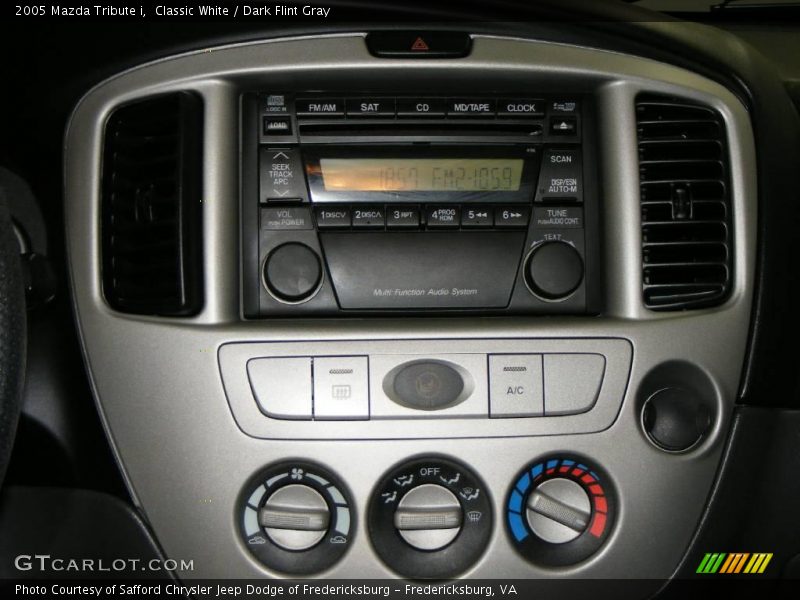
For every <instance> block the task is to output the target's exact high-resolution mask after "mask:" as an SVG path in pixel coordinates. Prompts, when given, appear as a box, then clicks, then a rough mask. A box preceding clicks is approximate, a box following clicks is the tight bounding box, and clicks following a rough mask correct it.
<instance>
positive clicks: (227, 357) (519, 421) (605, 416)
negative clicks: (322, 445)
mask: <svg viewBox="0 0 800 600" xmlns="http://www.w3.org/2000/svg"><path fill="white" fill-rule="evenodd" d="M454 346H455V347H457V348H458V354H457V355H455V356H466V357H474V358H472V361H471V362H470V363H469V364H464V366H465V367H468V368H469V371H470V374H471V376H472V378H473V379H474V380H475V381H476V382H477V384H476V388H477V389H476V390H475V391H474V393H473V394H472V395H471V397H470V399H469V400H468V401H467V402H465V404H467V403H471V402H473V398H474V401H475V403H477V404H479V405H482V409H483V410H482V413H483V416H482V418H480V417H478V416H472V417H471V418H468V417H462V418H458V417H457V416H455V415H458V414H460V413H461V412H462V411H463V410H464V409H463V406H461V405H459V406H454V407H452V408H449V409H445V410H442V411H441V412H440V411H436V413H435V414H430V415H426V416H429V417H433V418H427V419H422V418H419V417H420V411H414V410H412V409H405V411H394V412H395V414H397V413H399V414H397V417H398V418H395V419H387V420H380V418H377V419H376V418H373V419H370V420H369V421H368V422H363V421H344V420H342V421H287V420H279V419H270V418H268V417H265V415H264V414H263V413H262V412H261V411H260V410H259V409H258V403H257V402H256V399H255V397H254V396H253V391H252V389H251V385H250V382H249V381H248V379H247V367H246V365H247V362H248V361H249V360H252V359H254V358H261V357H279V356H287V357H291V356H305V355H310V356H330V355H333V354H339V355H344V356H348V355H349V356H359V355H368V356H369V359H370V402H371V403H372V404H373V410H372V412H373V415H375V413H376V409H375V405H376V404H378V405H379V406H380V403H384V404H386V403H388V404H390V405H394V403H393V402H392V401H391V400H389V399H388V398H386V397H385V394H384V393H383V390H381V382H382V381H383V376H384V375H386V373H387V372H388V371H389V370H390V369H391V368H393V367H395V366H397V365H399V364H401V362H405V361H410V360H414V359H415V358H416V359H420V360H421V359H439V358H441V359H443V360H447V357H448V356H451V355H450V354H449V353H450V352H451V351H452V349H453V348H454ZM487 353H490V354H548V353H551V354H555V353H594V354H599V355H602V356H604V357H605V358H606V369H605V376H604V377H603V384H602V387H601V388H600V394H599V396H598V399H597V402H596V403H595V405H594V406H593V407H592V409H591V410H589V411H587V412H584V413H581V414H576V415H565V416H558V417H556V416H551V417H547V416H537V417H525V418H510V419H498V418H493V419H490V418H489V414H488V413H489V397H488V381H489V376H488V373H487V369H486V363H487V357H486V354H487ZM396 355H402V357H397V356H396ZM386 359H388V362H386ZM219 360H220V371H221V374H222V379H223V382H224V386H225V391H226V393H227V397H228V402H229V403H230V405H231V410H232V411H233V415H234V417H235V419H236V423H237V424H238V425H239V427H240V428H241V429H242V431H243V432H245V433H247V434H248V435H252V436H254V437H259V438H267V439H287V440H291V439H295V440H296V439H327V440H337V439H343V438H345V439H396V438H400V439H416V438H419V439H424V438H452V437H464V438H469V437H472V438H485V437H510V436H525V435H559V434H570V433H590V432H594V431H602V430H604V429H607V428H608V427H609V426H610V425H611V424H612V423H613V422H614V419H616V417H617V413H618V412H619V407H620V404H621V402H622V398H623V397H624V395H625V388H626V386H627V384H628V373H629V371H630V364H631V346H630V344H629V343H628V342H627V341H625V340H619V339H601V340H596V339H571V340H548V339H533V340H530V339H512V340H492V339H483V340H465V339H455V340H446V339H442V340H391V341H386V340H383V341H362V342H358V341H352V342H342V341H340V342H317V343H309V342H299V343H289V344H286V343H282V344H225V345H223V346H222V347H221V348H220V350H219ZM574 376H575V377H578V376H579V374H578V373H575V374H574ZM377 412H378V415H377V416H378V417H380V415H381V412H380V408H378V410H377ZM448 412H450V414H453V413H455V415H454V416H452V417H449V418H448ZM471 412H473V413H474V412H475V411H471ZM415 413H416V414H415ZM401 416H405V417H406V418H401Z"/></svg>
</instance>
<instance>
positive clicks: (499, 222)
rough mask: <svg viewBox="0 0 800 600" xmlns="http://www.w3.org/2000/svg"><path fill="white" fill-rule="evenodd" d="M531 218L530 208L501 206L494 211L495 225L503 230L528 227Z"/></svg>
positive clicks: (524, 206)
mask: <svg viewBox="0 0 800 600" xmlns="http://www.w3.org/2000/svg"><path fill="white" fill-rule="evenodd" d="M530 216H531V207H530V206H526V205H520V206H501V207H499V208H496V209H495V210H494V225H495V227H503V228H513V227H527V226H528V219H529V218H530Z"/></svg>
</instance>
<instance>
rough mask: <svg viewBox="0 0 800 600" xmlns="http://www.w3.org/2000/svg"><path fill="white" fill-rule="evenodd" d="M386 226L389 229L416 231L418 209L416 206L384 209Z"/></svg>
mask: <svg viewBox="0 0 800 600" xmlns="http://www.w3.org/2000/svg"><path fill="white" fill-rule="evenodd" d="M386 226H387V227H388V228H389V229H417V228H418V227H419V209H418V208H417V207H416V206H413V207H408V206H389V207H388V208H387V209H386Z"/></svg>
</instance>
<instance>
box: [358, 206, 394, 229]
mask: <svg viewBox="0 0 800 600" xmlns="http://www.w3.org/2000/svg"><path fill="white" fill-rule="evenodd" d="M384 225H386V211H385V210H384V209H383V207H382V206H366V207H359V208H354V209H353V228H354V229H383V227H384Z"/></svg>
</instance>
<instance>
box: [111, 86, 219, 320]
mask: <svg viewBox="0 0 800 600" xmlns="http://www.w3.org/2000/svg"><path fill="white" fill-rule="evenodd" d="M202 111H203V105H202V100H201V99H200V98H199V97H198V96H196V95H195V94H192V93H188V92H179V93H173V94H167V95H163V96H157V97H153V98H149V99H146V100H143V101H139V102H136V103H133V104H128V105H125V106H122V107H120V108H118V109H117V110H115V111H114V112H113V113H112V114H111V116H110V118H109V120H108V122H107V124H106V130H105V150H104V158H103V184H102V185H103V187H102V239H103V292H104V294H105V297H106V300H107V301H108V303H109V304H110V305H111V306H112V307H113V308H115V309H117V310H120V311H123V312H128V313H138V314H150V315H161V316H188V315H191V314H195V313H197V312H198V311H199V310H200V308H201V306H202V300H203V298H202V264H201V236H202V222H201V217H202V215H201V208H202V204H201V202H202V200H201V193H202V191H201V190H202V181H201V177H202V118H203V114H202Z"/></svg>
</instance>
